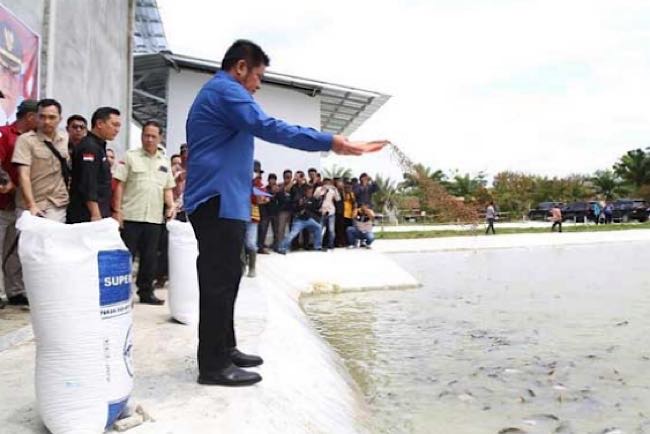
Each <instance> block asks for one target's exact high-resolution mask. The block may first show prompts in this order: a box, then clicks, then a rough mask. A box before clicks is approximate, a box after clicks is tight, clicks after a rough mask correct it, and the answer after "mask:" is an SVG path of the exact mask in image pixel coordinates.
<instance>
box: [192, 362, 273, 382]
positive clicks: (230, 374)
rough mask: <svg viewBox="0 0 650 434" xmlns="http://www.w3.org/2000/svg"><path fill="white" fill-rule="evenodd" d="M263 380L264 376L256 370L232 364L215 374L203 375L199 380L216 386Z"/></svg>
mask: <svg viewBox="0 0 650 434" xmlns="http://www.w3.org/2000/svg"><path fill="white" fill-rule="evenodd" d="M260 381H262V376H261V375H260V374H257V373H255V372H248V371H246V370H244V369H241V368H238V367H236V366H235V365H230V366H228V367H227V368H224V369H222V370H221V371H218V372H216V373H214V374H209V375H201V374H199V378H198V380H197V382H198V383H199V384H205V385H215V386H231V387H234V386H250V385H251V384H255V383H258V382H260Z"/></svg>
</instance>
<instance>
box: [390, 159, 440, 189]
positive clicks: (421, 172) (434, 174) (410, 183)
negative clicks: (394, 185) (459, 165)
mask: <svg viewBox="0 0 650 434" xmlns="http://www.w3.org/2000/svg"><path fill="white" fill-rule="evenodd" d="M403 176H404V180H403V181H402V182H401V183H400V184H399V186H398V187H399V188H401V189H403V190H411V189H415V188H417V187H418V186H419V185H420V180H421V179H424V178H428V179H431V180H432V181H436V182H438V183H440V184H442V183H444V181H445V179H446V175H445V173H444V172H443V171H442V170H440V169H438V170H433V169H432V168H430V167H428V166H425V165H424V164H421V163H417V164H414V165H413V168H412V171H411V172H406V173H404V175H403Z"/></svg>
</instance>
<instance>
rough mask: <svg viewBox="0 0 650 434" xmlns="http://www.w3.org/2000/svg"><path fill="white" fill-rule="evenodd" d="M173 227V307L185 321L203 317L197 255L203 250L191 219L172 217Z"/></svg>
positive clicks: (169, 227)
mask: <svg viewBox="0 0 650 434" xmlns="http://www.w3.org/2000/svg"><path fill="white" fill-rule="evenodd" d="M167 230H168V231H169V293H168V298H169V311H170V312H171V315H172V318H174V319H175V320H176V321H178V322H181V323H183V324H197V323H198V321H199V280H198V276H197V272H196V258H197V256H198V254H199V250H198V246H197V244H196V238H195V237H194V230H193V229H192V225H191V224H190V223H183V222H181V221H178V220H172V221H170V222H169V223H167Z"/></svg>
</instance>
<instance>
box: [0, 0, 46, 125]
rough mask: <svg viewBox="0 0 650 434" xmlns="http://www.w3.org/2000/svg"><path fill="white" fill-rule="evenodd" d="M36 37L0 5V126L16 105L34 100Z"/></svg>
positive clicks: (10, 117)
mask: <svg viewBox="0 0 650 434" xmlns="http://www.w3.org/2000/svg"><path fill="white" fill-rule="evenodd" d="M39 39H40V36H39V35H38V33H35V32H34V31H32V30H31V29H30V28H29V27H27V26H26V25H25V24H24V23H23V22H22V21H20V20H19V19H18V18H17V17H16V16H15V15H14V14H12V13H11V11H9V9H7V8H6V7H4V6H2V5H0V92H2V96H3V98H0V125H5V124H7V123H10V122H13V121H14V120H15V119H16V107H18V104H20V102H21V101H23V100H25V99H38V91H39V82H38V67H39V65H38V63H39V49H40V41H39Z"/></svg>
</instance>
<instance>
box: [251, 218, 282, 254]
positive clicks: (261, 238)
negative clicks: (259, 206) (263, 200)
mask: <svg viewBox="0 0 650 434" xmlns="http://www.w3.org/2000/svg"><path fill="white" fill-rule="evenodd" d="M269 225H270V226H271V227H272V230H273V244H272V245H271V247H272V248H273V249H274V250H275V249H277V248H278V244H280V241H282V238H284V237H282V236H280V216H279V215H278V214H275V215H265V216H263V217H262V218H261V219H260V224H259V226H258V227H257V247H258V248H259V249H264V248H266V247H268V246H267V245H266V235H267V234H268V232H269Z"/></svg>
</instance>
